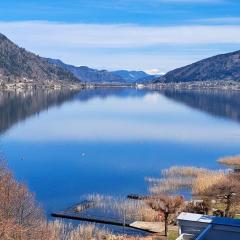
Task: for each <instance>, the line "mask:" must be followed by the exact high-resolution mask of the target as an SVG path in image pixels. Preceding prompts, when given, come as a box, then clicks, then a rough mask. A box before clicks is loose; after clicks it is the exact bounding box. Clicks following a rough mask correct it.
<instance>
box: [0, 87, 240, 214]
mask: <svg viewBox="0 0 240 240" xmlns="http://www.w3.org/2000/svg"><path fill="white" fill-rule="evenodd" d="M229 94H230V93H227V95H226V94H225V92H222V93H213V96H211V94H210V93H209V94H206V93H205V92H182V94H181V93H180V92H170V91H163V92H156V91H148V90H136V89H126V88H120V89H88V90H83V91H80V92H69V91H63V92H59V91H53V92H30V93H29V92H25V93H7V92H5V93H1V95H0V96H1V97H0V116H1V117H0V132H1V133H4V134H2V135H1V138H0V140H1V147H2V149H1V151H3V153H4V155H5V156H6V159H7V160H8V165H9V167H10V169H11V170H13V172H14V174H15V175H16V177H17V178H18V179H19V180H21V181H24V182H25V183H27V184H28V185H29V187H30V189H31V190H32V191H34V192H35V193H36V196H37V198H38V200H39V201H40V202H41V203H42V204H43V205H44V207H45V208H46V209H47V211H48V212H51V211H54V210H59V209H63V208H65V207H68V206H69V205H72V204H74V203H76V202H78V201H79V199H80V196H82V195H84V194H88V193H89V194H91V193H102V194H107V195H127V194H129V193H139V194H144V193H146V185H145V183H144V177H146V176H152V177H158V176H159V173H160V170H161V169H162V168H166V167H170V166H172V165H179V164H180V165H195V166H201V167H209V168H218V167H219V166H218V164H217V163H216V159H217V158H219V157H222V156H224V155H235V154H238V153H239V137H238V136H237V134H239V136H240V125H239V124H238V123H237V122H233V121H230V120H229V119H234V120H236V119H239V118H238V117H237V118H233V115H234V114H235V115H237V116H239V111H240V108H237V106H239V100H238V99H237V98H236V96H235V93H233V94H234V97H232V95H231V94H232V93H231V94H230V95H229ZM212 98H213V99H214V100H213V102H212V100H210V99H212ZM172 100H174V101H172ZM63 103H64V104H63ZM183 103H184V104H183ZM218 103H219V104H220V107H219V106H218ZM186 104H187V106H186ZM188 106H191V107H193V108H194V109H198V110H201V111H195V110H194V109H192V108H191V107H188ZM218 108H220V109H221V110H219V109H218ZM45 109H47V110H48V111H44V110H45ZM216 109H218V110H216ZM222 109H224V110H222ZM203 112H204V113H203ZM219 112H220V113H221V114H219ZM206 113H210V114H206ZM36 114H38V115H36ZM211 115H215V116H224V117H225V118H229V119H223V118H215V117H212V116H211ZM17 123H18V124H17ZM6 130H8V131H6Z"/></svg>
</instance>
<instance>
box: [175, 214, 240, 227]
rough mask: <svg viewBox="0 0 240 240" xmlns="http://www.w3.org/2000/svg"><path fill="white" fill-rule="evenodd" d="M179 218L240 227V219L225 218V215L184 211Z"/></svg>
mask: <svg viewBox="0 0 240 240" xmlns="http://www.w3.org/2000/svg"><path fill="white" fill-rule="evenodd" d="M178 220H180V221H191V222H200V223H208V224H214V225H225V226H232V227H239V228H240V220H237V219H232V218H225V217H216V216H208V215H202V214H195V213H186V212H182V213H181V214H180V215H179V216H178Z"/></svg>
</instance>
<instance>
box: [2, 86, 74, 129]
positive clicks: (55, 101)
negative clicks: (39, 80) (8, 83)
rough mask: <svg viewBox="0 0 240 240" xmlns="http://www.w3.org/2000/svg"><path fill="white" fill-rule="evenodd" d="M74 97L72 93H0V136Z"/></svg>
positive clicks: (52, 91)
mask: <svg viewBox="0 0 240 240" xmlns="http://www.w3.org/2000/svg"><path fill="white" fill-rule="evenodd" d="M75 95H76V92H74V91H54V90H51V91H46V90H45V91H29V90H28V91H26V92H22V91H20V92H16V91H2V92H1V91H0V134H1V133H4V132H5V131H6V130H7V129H9V128H10V127H12V126H13V125H14V124H16V123H18V122H21V121H24V120H25V119H27V118H28V117H30V116H34V115H36V114H39V113H40V112H41V111H43V110H46V109H48V108H49V107H51V106H60V105H61V104H62V103H64V102H65V101H67V100H70V99H72V98H73V97H74V96H75Z"/></svg>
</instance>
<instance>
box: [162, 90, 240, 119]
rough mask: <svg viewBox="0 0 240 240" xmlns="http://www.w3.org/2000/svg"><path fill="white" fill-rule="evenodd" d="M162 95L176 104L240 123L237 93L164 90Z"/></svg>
mask: <svg viewBox="0 0 240 240" xmlns="http://www.w3.org/2000/svg"><path fill="white" fill-rule="evenodd" d="M162 93H163V94H164V95H165V96H166V97H168V98H170V99H173V100H176V101H177V102H181V103H184V104H186V105H187V106H189V107H192V108H195V109H199V110H201V111H204V112H207V113H209V114H211V115H214V116H219V117H224V118H229V119H232V120H234V121H237V122H240V97H239V94H240V92H239V91H227V90H199V91H198V90H192V91H190V90H188V91H187V90H175V91H174V90H165V91H162Z"/></svg>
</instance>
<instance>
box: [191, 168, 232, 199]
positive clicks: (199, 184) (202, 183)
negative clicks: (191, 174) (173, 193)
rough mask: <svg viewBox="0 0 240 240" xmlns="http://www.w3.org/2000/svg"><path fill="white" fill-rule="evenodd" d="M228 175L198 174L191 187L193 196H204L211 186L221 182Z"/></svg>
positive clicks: (218, 173)
mask: <svg viewBox="0 0 240 240" xmlns="http://www.w3.org/2000/svg"><path fill="white" fill-rule="evenodd" d="M227 177H228V175H227V174H226V172H224V171H209V172H207V173H202V174H199V175H198V176H197V177H196V179H195V181H194V182H193V186H192V193H193V194H194V195H201V194H204V193H205V192H206V191H207V190H208V189H209V188H211V187H212V186H214V185H216V184H218V183H220V182H223V181H225V180H226V179H227Z"/></svg>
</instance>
